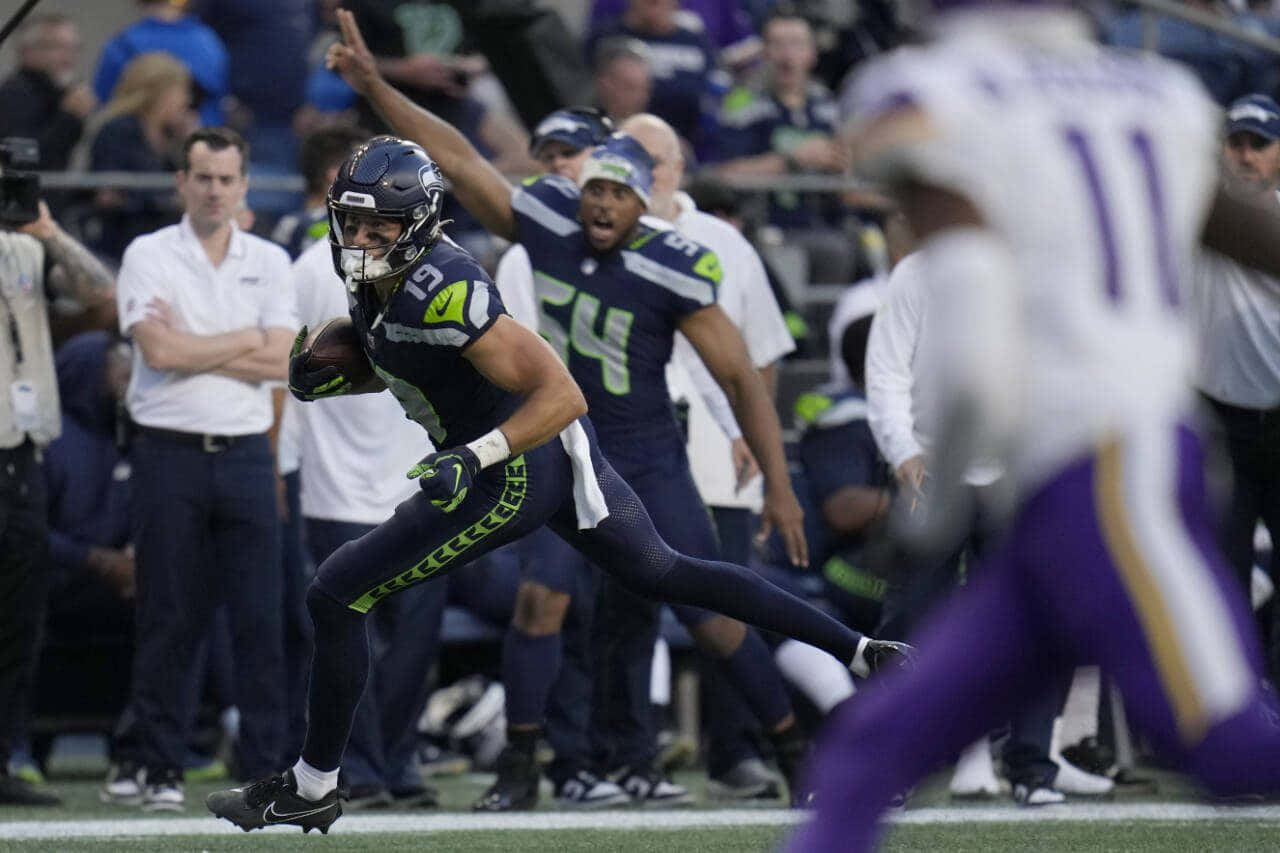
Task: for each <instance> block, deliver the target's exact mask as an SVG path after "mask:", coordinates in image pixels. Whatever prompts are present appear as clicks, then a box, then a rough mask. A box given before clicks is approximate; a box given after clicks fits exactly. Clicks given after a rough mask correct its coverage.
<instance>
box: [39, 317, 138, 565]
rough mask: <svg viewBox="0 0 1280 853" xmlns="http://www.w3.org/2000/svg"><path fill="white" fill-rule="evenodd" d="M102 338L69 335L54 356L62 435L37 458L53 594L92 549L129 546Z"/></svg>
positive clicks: (122, 463)
mask: <svg viewBox="0 0 1280 853" xmlns="http://www.w3.org/2000/svg"><path fill="white" fill-rule="evenodd" d="M111 341H112V338H111V335H109V334H108V333H107V332H85V333H84V334H81V335H76V336H75V337H74V338H71V339H70V340H69V341H67V342H66V343H65V344H63V345H62V346H61V347H60V348H59V349H58V352H57V356H56V357H55V362H56V365H57V370H58V393H59V394H60V395H61V399H62V435H61V437H59V438H58V439H57V440H56V441H54V442H53V443H52V444H50V445H49V447H48V449H46V450H45V454H44V470H45V476H46V478H47V481H48V486H49V551H50V558H51V561H52V564H53V570H54V578H53V583H54V586H55V588H56V587H59V586H62V585H63V584H66V583H68V582H74V579H75V577H76V576H77V575H81V574H83V573H86V572H88V571H89V567H88V565H87V564H86V562H85V558H86V555H87V554H88V552H89V547H90V546H91V545H98V546H104V547H108V548H123V547H124V546H125V545H126V544H128V541H129V512H128V510H129V487H130V473H131V472H130V469H129V463H128V460H127V459H126V458H125V457H124V456H123V455H122V454H121V452H120V450H119V449H118V448H117V447H116V441H115V425H116V404H115V400H114V399H113V398H112V397H111V394H110V391H109V390H108V388H107V384H106V369H105V368H106V354H107V347H108V345H109V344H110V343H111Z"/></svg>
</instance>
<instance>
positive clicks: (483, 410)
mask: <svg viewBox="0 0 1280 853" xmlns="http://www.w3.org/2000/svg"><path fill="white" fill-rule="evenodd" d="M347 299H348V303H349V306H350V310H351V320H352V322H353V323H354V324H355V327H356V330H357V331H358V332H359V333H360V340H361V342H362V343H363V344H364V349H365V352H366V353H368V355H369V360H370V361H372V362H373V369H374V370H375V371H376V372H377V374H378V376H380V377H381V378H382V381H384V382H385V383H386V384H387V388H389V389H390V390H391V393H392V394H394V395H395V397H396V399H397V400H399V401H400V405H401V406H402V407H403V408H404V411H405V414H406V416H408V417H409V418H412V419H413V420H415V421H417V422H418V423H419V424H421V425H422V426H423V427H424V428H425V429H426V430H427V433H428V434H429V435H430V436H431V440H432V441H433V442H435V445H436V446H437V447H449V446H455V445H458V444H463V443H465V442H468V441H471V440H472V439H474V438H478V437H479V436H481V435H484V434H485V433H486V432H488V431H489V430H491V429H493V428H494V427H496V426H498V424H500V423H502V422H503V421H504V420H506V419H507V417H508V416H509V415H510V414H511V413H512V412H513V411H515V409H516V407H517V406H518V405H519V404H520V398H519V397H518V396H517V395H515V394H512V393H511V392H509V391H505V390H503V389H502V388H499V387H498V386H497V385H494V384H493V383H492V382H490V381H489V380H488V379H486V378H485V377H484V376H483V375H481V373H480V371H478V370H476V369H475V367H474V366H472V364H471V362H469V361H467V359H466V358H464V357H463V354H462V353H463V351H464V350H465V349H466V348H467V346H468V345H469V344H470V343H471V342H472V341H474V340H475V339H476V338H478V337H480V336H481V335H483V334H484V333H485V332H486V331H488V329H489V327H490V326H492V325H493V324H494V322H495V321H496V320H497V319H498V316H499V315H501V314H504V313H506V312H505V310H504V309H503V306H502V299H501V297H500V296H499V295H498V289H497V288H496V287H494V285H493V282H492V281H490V279H489V276H488V275H486V274H485V271H484V270H483V269H482V268H481V267H480V265H479V264H478V263H476V261H475V259H474V258H472V257H471V255H469V254H467V253H466V252H465V251H464V250H462V249H460V248H458V246H456V245H454V244H453V243H450V242H448V241H447V240H442V241H441V242H439V243H438V244H436V246H435V248H433V249H432V250H431V251H430V252H428V253H427V255H426V257H424V258H422V259H421V260H419V261H418V262H417V264H415V265H414V267H413V268H412V269H411V270H409V272H408V273H406V274H405V281H404V284H403V285H401V287H400V288H399V289H398V290H397V291H396V292H395V293H394V294H393V295H392V297H391V300H390V302H389V303H388V305H387V306H386V310H385V312H384V313H383V314H382V317H381V319H379V317H378V315H379V312H380V311H381V309H380V308H379V307H378V305H377V302H376V297H375V295H374V293H373V288H372V286H371V285H360V287H359V288H358V290H357V292H356V293H354V294H352V293H348V297H347Z"/></svg>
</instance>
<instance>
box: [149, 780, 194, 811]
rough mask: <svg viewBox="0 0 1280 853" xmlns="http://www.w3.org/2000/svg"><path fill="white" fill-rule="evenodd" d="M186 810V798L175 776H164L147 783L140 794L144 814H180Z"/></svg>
mask: <svg viewBox="0 0 1280 853" xmlns="http://www.w3.org/2000/svg"><path fill="white" fill-rule="evenodd" d="M186 808H187V797H186V795H185V794H184V793H183V792H182V782H181V781H180V780H179V779H178V778H177V776H176V775H174V774H165V775H162V776H161V777H160V778H158V779H151V780H148V781H147V787H146V790H145V791H143V793H142V810H143V811H144V812H181V811H186Z"/></svg>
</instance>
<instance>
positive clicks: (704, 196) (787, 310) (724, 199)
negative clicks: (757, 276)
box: [689, 172, 809, 356]
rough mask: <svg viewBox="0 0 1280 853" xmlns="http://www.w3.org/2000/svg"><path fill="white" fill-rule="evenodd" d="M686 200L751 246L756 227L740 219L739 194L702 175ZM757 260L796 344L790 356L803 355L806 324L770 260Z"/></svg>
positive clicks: (807, 330)
mask: <svg viewBox="0 0 1280 853" xmlns="http://www.w3.org/2000/svg"><path fill="white" fill-rule="evenodd" d="M689 197H690V198H691V199H693V203H694V205H695V206H697V208H698V210H701V211H704V212H706V213H710V214H711V215H712V216H716V217H719V218H720V219H723V220H724V221H725V222H728V223H729V224H730V225H732V226H733V227H734V228H736V229H738V231H740V232H741V233H742V236H744V237H746V238H747V242H749V243H752V245H753V246H754V239H753V233H754V231H755V226H754V225H753V223H751V222H749V221H748V220H747V219H746V218H745V217H744V216H743V212H742V194H741V193H739V192H737V191H736V190H734V189H733V188H732V187H730V186H729V185H728V184H726V183H725V182H724V181H722V180H721V179H719V178H717V177H716V176H715V175H713V174H711V173H709V172H704V173H703V174H700V175H698V176H696V177H695V178H694V179H693V181H692V182H691V183H690V184H689ZM758 257H759V258H760V262H761V263H762V264H764V272H765V275H766V276H767V277H768V279H769V290H770V292H771V293H773V299H774V301H775V302H777V303H778V309H779V310H780V311H782V319H783V320H784V321H785V322H786V324H787V331H788V332H789V333H790V334H791V340H792V341H793V342H794V344H795V348H794V349H793V350H792V355H793V356H795V355H802V354H803V352H804V350H805V348H806V346H807V344H808V337H809V324H808V323H807V322H806V321H805V319H804V314H803V313H801V311H800V309H799V308H797V307H796V306H795V305H794V304H793V303H792V301H791V296H790V295H789V294H788V293H787V288H786V286H785V285H784V284H783V283H782V277H781V276H779V275H778V271H777V270H775V269H774V268H773V264H771V263H769V259H768V258H766V257H765V256H764V255H758Z"/></svg>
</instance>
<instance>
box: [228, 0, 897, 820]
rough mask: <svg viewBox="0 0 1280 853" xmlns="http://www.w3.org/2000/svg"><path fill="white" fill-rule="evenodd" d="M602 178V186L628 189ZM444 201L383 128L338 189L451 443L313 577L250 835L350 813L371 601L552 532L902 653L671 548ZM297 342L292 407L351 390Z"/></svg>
mask: <svg viewBox="0 0 1280 853" xmlns="http://www.w3.org/2000/svg"><path fill="white" fill-rule="evenodd" d="M339 14H340V22H341V24H342V28H343V35H344V38H345V39H346V42H347V44H348V45H351V46H352V47H346V46H343V45H338V46H336V48H337V49H336V50H335V51H334V52H331V55H330V59H331V62H333V63H334V64H335V65H336V67H337V68H338V69H339V70H341V71H342V72H343V73H344V75H346V76H348V79H350V80H353V81H354V82H357V83H358V84H359V85H357V89H359V90H361V91H364V92H366V93H370V97H371V100H373V102H374V104H375V105H376V106H378V107H379V108H380V109H382V110H383V112H384V113H387V114H388V118H389V119H391V121H390V123H391V124H392V126H394V127H402V126H404V125H405V124H406V123H408V124H412V125H414V126H417V127H421V128H422V129H429V132H427V133H423V134H415V135H421V136H426V137H429V138H430V141H431V142H432V144H433V147H438V148H439V151H440V156H441V157H443V158H444V159H445V161H446V162H448V163H449V164H450V172H451V177H452V179H453V181H454V191H455V193H456V194H457V196H458V198H459V200H460V201H462V202H463V204H464V205H466V206H467V207H469V208H470V209H471V210H472V212H473V213H483V214H484V216H482V217H479V218H481V221H482V222H485V223H486V224H487V225H489V226H490V227H491V228H492V230H494V231H495V233H497V234H500V235H502V236H506V237H509V238H510V237H513V236H514V235H515V223H514V212H513V211H512V208H511V196H510V189H509V187H508V186H507V184H506V182H505V181H504V180H503V179H502V178H501V176H500V175H498V173H497V172H496V171H494V170H493V167H492V166H490V164H489V163H488V162H487V161H484V160H483V159H480V158H478V157H477V158H474V159H471V158H467V157H464V156H460V155H461V154H463V153H465V152H469V151H470V150H472V149H471V148H470V145H469V144H468V143H466V142H465V141H464V140H463V138H462V137H461V136H460V135H459V134H457V132H456V131H454V130H453V129H452V128H451V127H449V126H448V125H445V124H443V123H442V122H439V121H438V120H437V119H435V117H434V116H431V115H430V114H429V113H425V112H423V111H422V110H420V108H418V107H417V106H415V105H413V104H412V103H411V102H409V101H408V100H407V99H403V97H402V96H401V95H400V94H399V93H398V92H396V91H395V90H394V89H392V88H391V87H390V86H389V85H388V84H386V83H385V81H382V80H381V79H380V78H379V77H378V76H377V74H376V72H375V71H374V70H373V61H372V57H371V56H370V55H369V53H368V50H367V48H365V47H364V44H363V41H362V40H361V39H360V36H359V32H358V31H357V30H356V29H355V24H354V20H353V19H352V18H351V16H350V15H349V14H347V13H345V12H340V13H339ZM335 54H336V56H335ZM406 116H408V117H409V121H407V122H406V120H405V117H406ZM600 183H605V187H604V189H603V190H602V192H603V193H604V194H606V195H612V194H614V193H615V192H630V190H627V189H626V188H625V187H621V186H620V185H618V184H612V183H607V182H600ZM570 187H572V185H570ZM612 187H618V189H617V190H614V189H612ZM574 189H576V188H574ZM443 196H444V184H443V180H442V178H441V175H440V170H439V169H438V168H437V167H436V163H435V161H433V159H432V158H431V157H429V156H428V155H427V153H426V152H425V151H424V150H423V149H422V148H421V147H419V146H418V145H416V144H414V143H412V142H407V141H405V140H402V139H397V138H395V137H385V136H384V137H377V138H375V139H373V140H370V142H369V143H367V144H366V145H365V146H363V147H362V148H360V149H359V150H357V151H356V152H355V153H354V154H353V155H352V156H351V157H350V158H348V160H347V161H346V162H344V163H343V165H342V167H341V169H340V170H339V173H338V178H337V180H336V181H335V182H334V185H333V187H332V188H331V189H330V191H329V199H328V203H329V208H330V211H331V227H330V239H331V240H332V241H333V245H334V262H335V266H336V267H337V269H338V271H339V274H340V275H342V276H343V277H344V278H345V279H346V281H347V284H348V288H349V291H350V294H349V299H348V301H349V304H350V313H351V319H352V322H353V324H354V326H355V328H356V331H357V332H358V333H359V335H360V337H361V340H362V344H363V346H364V351H365V353H366V354H367V355H368V358H369V361H370V362H372V364H373V367H374V371H375V373H376V375H377V376H378V377H379V379H381V382H382V384H384V385H385V386H386V387H387V388H389V389H390V390H391V392H392V393H393V394H394V395H395V396H396V398H397V399H398V400H399V401H400V403H401V405H402V406H403V407H404V409H405V411H406V413H407V414H408V415H409V417H411V418H413V419H414V420H415V421H417V422H418V423H419V424H421V425H422V426H423V427H424V428H425V429H426V430H427V432H428V433H429V434H430V436H431V438H432V440H433V441H434V442H435V444H436V446H437V447H441V448H445V449H443V450H440V451H438V452H436V453H433V454H431V455H429V456H427V457H426V458H425V459H423V460H422V461H421V462H420V463H419V464H418V465H417V466H416V467H415V468H414V469H413V470H412V471H411V472H410V474H411V476H414V477H417V478H418V480H419V483H420V485H421V487H422V491H421V493H420V494H418V495H415V496H414V497H412V498H410V499H409V500H407V501H405V502H404V503H403V504H401V505H400V506H399V507H398V508H397V509H396V513H395V515H394V516H393V517H392V518H390V519H388V520H387V521H386V522H384V523H383V524H381V525H379V526H378V527H377V528H376V529H374V530H373V531H372V532H371V533H369V534H368V535H366V536H364V537H362V538H360V539H359V540H356V541H354V542H349V543H347V544H346V545H344V546H343V547H342V548H340V549H338V551H336V552H335V553H334V554H333V555H332V556H330V557H329V559H327V560H326V561H325V562H324V563H323V564H322V565H321V566H320V567H319V569H318V570H317V573H316V579H315V581H314V583H313V584H312V586H311V589H310V590H309V591H308V594H307V606H308V608H309V610H310V613H311V616H312V620H313V622H314V624H315V655H314V658H313V663H312V671H311V691H310V700H309V716H308V729H307V734H306V739H305V742H304V745H303V749H302V755H301V757H300V758H299V759H298V761H297V763H296V764H295V765H294V766H293V767H292V768H290V769H288V770H285V771H284V772H283V773H280V774H278V775H276V776H271V777H268V778H266V779H263V780H260V781H258V782H255V783H253V784H251V785H248V786H245V787H243V788H235V789H232V790H228V791H219V792H215V793H213V794H210V795H209V798H208V800H207V805H208V807H209V809H210V810H211V811H212V812H213V813H214V814H215V815H217V816H218V817H225V818H227V819H228V820H230V821H232V822H233V823H235V824H236V825H237V826H240V827H241V828H243V829H245V830H249V829H256V828H260V827H263V826H268V825H273V824H294V825H298V826H301V827H302V828H303V829H304V831H308V830H310V829H313V828H317V829H320V830H322V831H327V829H328V827H329V826H330V824H332V823H333V821H334V820H336V819H337V817H338V815H339V814H341V806H340V805H339V803H338V795H337V777H338V765H339V762H340V760H341V757H342V752H343V749H344V747H345V745H346V741H347V737H348V733H349V731H350V726H351V720H352V716H353V714H354V710H355V707H356V704H357V702H358V701H359V699H360V694H361V692H362V690H363V688H364V683H365V679H366V677H367V674H368V661H369V646H368V638H367V635H366V630H365V629H366V626H365V618H366V615H367V613H368V611H369V610H370V608H372V607H373V606H375V605H376V604H377V603H378V602H379V601H380V600H382V599H383V598H385V597H387V596H388V595H392V594H394V593H395V592H397V591H398V590H401V589H404V588H405V587H406V586H409V585H411V584H414V583H418V582H421V581H425V580H428V579H430V578H432V577H434V576H437V575H443V574H445V573H447V572H448V571H450V570H452V569H454V568H456V567H458V566H462V565H465V564H466V563H469V562H471V561H472V560H474V559H476V558H478V557H480V556H482V555H483V554H485V553H487V552H488V551H490V550H492V549H493V548H496V547H498V546H500V545H502V544H505V543H507V542H510V541H513V540H515V539H517V538H519V537H521V536H524V535H525V534H527V533H529V532H530V531H532V530H534V529H535V528H537V527H539V526H540V525H543V524H547V525H549V526H550V527H551V528H552V529H553V530H554V531H555V532H556V533H557V534H558V535H559V536H561V537H562V538H564V539H565V540H566V541H568V542H569V543H570V544H572V545H573V546H574V547H575V548H577V549H578V550H579V551H581V552H582V553H583V554H584V555H585V556H586V557H587V558H588V559H590V560H591V561H592V562H594V563H595V564H596V565H599V566H601V567H602V568H604V569H605V570H606V571H609V572H611V573H613V574H614V575H615V576H616V577H618V578H619V580H621V581H622V582H623V583H625V584H627V585H628V586H629V587H630V588H631V589H633V590H634V591H636V592H637V593H639V594H642V595H644V596H646V597H649V598H655V599H660V600H665V601H673V602H679V603H686V604H692V605H697V606H700V607H706V608H709V609H716V610H719V611H721V612H724V613H725V614H726V615H730V616H733V617H735V618H738V619H741V620H743V621H745V622H749V623H752V624H755V625H758V626H760V627H761V628H764V629H766V630H770V631H774V632H777V633H780V634H785V635H788V636H793V637H795V638H796V639H799V640H802V641H804V642H807V643H810V644H811V645H815V646H818V647H820V648H823V649H826V650H827V651H829V652H830V653H831V654H833V655H835V656H836V657H837V658H839V659H840V660H843V661H846V662H848V663H849V664H850V665H851V666H856V667H866V666H867V665H868V658H874V657H876V656H892V657H894V658H895V659H896V658H897V657H900V654H901V653H900V652H899V651H898V649H897V647H896V646H893V645H890V644H883V645H877V644H875V641H871V640H869V639H868V638H866V637H863V636H862V635H860V634H857V633H855V632H853V631H851V630H849V629H848V628H846V627H845V626H843V625H841V624H840V623H839V622H837V621H835V620H834V619H831V618H830V617H827V616H826V615H824V614H822V613H820V612H819V611H817V610H815V609H814V608H812V607H810V606H809V605H807V604H805V603H804V602H803V601H801V600H799V599H797V598H795V597H793V596H791V595H789V594H788V593H786V592H784V591H782V590H780V589H778V588H777V587H775V586H773V585H771V584H769V583H768V582H767V581H765V580H763V579H762V578H761V577H759V576H758V575H756V574H754V573H753V572H751V571H749V570H747V569H744V568H742V567H740V566H734V565H731V564H728V563H720V562H713V561H708V560H699V559H694V558H691V557H687V556H685V555H683V554H680V553H678V552H675V551H673V550H672V549H671V548H670V547H668V546H667V545H666V543H664V542H663V541H662V539H661V538H660V537H659V536H658V535H657V533H656V532H655V530H654V528H653V523H652V522H651V521H650V519H649V516H648V514H647V513H646V512H645V509H644V507H643V506H642V505H641V504H640V502H639V500H638V499H637V498H636V496H635V493H634V492H633V491H632V490H631V488H630V487H629V486H628V485H627V484H626V482H625V481H624V480H623V479H622V478H621V477H620V476H618V474H617V473H616V472H615V471H614V470H613V468H612V467H611V466H610V465H609V463H608V462H607V461H606V460H605V459H604V457H603V456H602V455H601V453H600V450H599V448H598V446H597V445H596V441H595V436H594V428H593V427H592V426H591V423H590V421H589V420H587V419H586V417H585V414H586V402H585V400H584V399H583V395H582V392H581V390H579V388H578V385H577V384H576V383H575V382H574V380H573V378H572V376H570V374H569V372H568V369H567V368H566V367H565V365H564V363H563V362H562V361H561V359H560V357H559V356H558V355H557V354H556V352H555V350H553V349H552V348H551V347H550V346H548V344H547V343H546V342H545V341H543V340H542V339H541V338H539V337H538V336H537V335H536V334H535V333H533V332H531V331H529V330H528V329H526V328H525V327H523V326H521V325H520V324H519V323H517V322H516V321H514V320H512V319H511V317H509V316H508V315H507V314H506V313H505V312H504V311H503V306H502V302H501V299H500V298H499V296H498V293H497V289H496V288H495V287H494V286H493V284H492V282H491V281H490V280H489V277H488V276H487V275H486V274H485V273H484V271H483V270H482V269H481V267H480V266H479V264H477V263H476V262H475V260H474V259H472V258H471V257H470V256H469V255H468V254H467V253H466V252H464V251H463V250H461V249H460V248H458V247H457V246H456V245H454V244H453V243H452V242H450V241H449V240H447V239H444V238H443V235H442V225H443V223H442V222H441V221H440V206H441V202H442V199H443ZM602 218H603V217H602ZM620 222H621V220H620V219H618V218H614V219H612V220H611V223H610V225H611V227H619V223H620ZM604 230H608V229H606V228H604V227H603V226H596V227H594V228H592V229H589V231H590V232H591V233H589V234H588V238H589V239H592V240H595V239H596V238H597V237H601V238H602V237H603V235H601V234H597V233H595V232H596V231H604ZM708 286H709V283H708ZM302 337H303V336H300V341H299V343H298V345H297V346H296V347H295V353H294V357H293V358H292V359H291V363H290V390H291V391H292V392H293V394H294V395H295V396H297V397H299V398H300V399H304V400H311V399H317V398H319V397H322V396H332V395H336V394H342V393H351V392H353V391H354V390H356V389H354V388H353V383H352V382H350V381H347V379H346V377H344V376H343V375H342V372H341V369H340V368H338V367H337V366H335V365H326V366H324V367H321V368H319V369H314V370H313V369H311V368H310V367H309V366H308V363H307V352H306V350H305V349H304V348H303V346H302V343H301V338H302ZM358 390H360V391H362V392H363V391H366V390H371V388H370V385H369V384H366V385H364V386H362V387H361V388H360V389H358ZM773 429H774V430H776V429H777V423H776V418H775V419H774V422H773ZM775 438H776V437H775ZM555 439H558V440H555ZM791 500H792V501H793V502H794V496H792V498H791ZM775 521H776V522H777V523H779V526H781V527H784V529H783V533H784V535H786V536H787V538H788V544H789V547H790V549H791V552H792V554H793V556H794V557H795V559H797V560H798V561H803V559H804V556H805V551H804V540H803V534H802V532H801V527H800V518H799V511H798V509H794V510H792V509H791V508H788V507H779V508H777V509H776V510H775Z"/></svg>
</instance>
